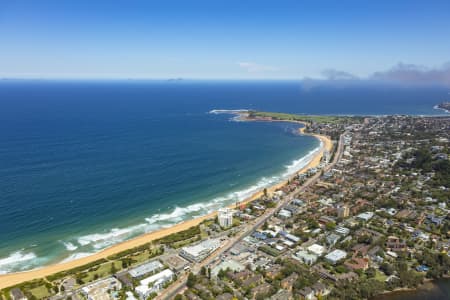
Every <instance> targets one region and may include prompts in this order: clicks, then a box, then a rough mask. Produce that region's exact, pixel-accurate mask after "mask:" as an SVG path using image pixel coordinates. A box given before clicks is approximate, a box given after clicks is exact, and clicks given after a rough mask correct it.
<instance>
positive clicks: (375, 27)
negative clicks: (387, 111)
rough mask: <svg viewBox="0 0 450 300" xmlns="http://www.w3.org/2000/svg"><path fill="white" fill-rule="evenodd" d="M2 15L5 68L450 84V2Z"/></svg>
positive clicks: (79, 75)
mask: <svg viewBox="0 0 450 300" xmlns="http://www.w3.org/2000/svg"><path fill="white" fill-rule="evenodd" d="M0 22H1V24H2V26H0V44H1V45H2V47H1V49H0V54H1V55H0V66H2V68H1V71H0V77H3V78H5V77H6V78H17V79H135V80H140V79H168V78H185V79H194V80H241V79H250V80H256V79H268V80H301V79H305V78H314V79H331V80H342V79H343V80H355V79H365V80H373V79H376V80H385V81H400V82H409V83H417V82H418V83H422V82H425V83H437V84H445V85H450V64H449V63H448V62H449V61H450V56H449V55H448V53H450V42H449V41H448V39H446V38H445V37H447V36H450V3H449V2H448V1H434V2H433V5H430V4H428V3H425V2H423V1H395V3H392V2H391V1H377V2H376V3H375V2H362V1H353V0H352V1H345V2H339V3H335V2H334V1H319V2H314V3H311V2H301V1H283V2H281V3H280V2H276V3H275V2H272V1H246V2H245V3H241V2H239V1H227V2H226V3H216V2H211V1H193V2H189V3H188V4H186V3H184V2H180V1H169V2H164V3H153V2H147V1H130V2H126V3H125V2H119V3H117V2H114V3H112V2H110V1H96V2H95V3H91V2H89V1H77V2H76V3H73V2H69V1H51V0H45V1H39V2H35V1H20V2H9V3H4V4H2V10H1V12H0ZM431 53H432V55H431Z"/></svg>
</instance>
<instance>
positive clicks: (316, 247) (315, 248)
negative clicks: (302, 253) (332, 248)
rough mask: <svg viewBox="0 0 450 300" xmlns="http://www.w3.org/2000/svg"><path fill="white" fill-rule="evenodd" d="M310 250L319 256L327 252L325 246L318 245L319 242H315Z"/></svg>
mask: <svg viewBox="0 0 450 300" xmlns="http://www.w3.org/2000/svg"><path fill="white" fill-rule="evenodd" d="M308 252H309V253H312V254H315V255H317V256H322V255H323V254H324V253H325V247H323V246H320V245H317V244H313V245H311V246H309V247H308Z"/></svg>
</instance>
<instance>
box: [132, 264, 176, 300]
mask: <svg viewBox="0 0 450 300" xmlns="http://www.w3.org/2000/svg"><path fill="white" fill-rule="evenodd" d="M173 275H174V273H173V272H172V271H171V270H170V269H165V270H163V271H161V272H159V273H157V274H155V275H152V276H150V277H147V278H145V279H142V280H141V281H140V285H139V286H137V287H136V289H135V291H136V292H137V293H138V295H139V297H140V298H141V299H147V298H148V297H149V296H150V294H152V293H157V292H158V291H159V290H161V289H162V288H163V286H164V284H166V283H167V282H169V281H171V280H172V279H173Z"/></svg>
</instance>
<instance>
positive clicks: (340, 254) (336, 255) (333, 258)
mask: <svg viewBox="0 0 450 300" xmlns="http://www.w3.org/2000/svg"><path fill="white" fill-rule="evenodd" d="M346 257H347V252H345V251H342V250H339V249H336V250H334V251H332V252H330V253H328V254H327V255H325V259H326V260H328V261H329V262H330V263H332V264H333V265H335V264H336V263H337V262H339V261H340V260H342V259H344V258H346Z"/></svg>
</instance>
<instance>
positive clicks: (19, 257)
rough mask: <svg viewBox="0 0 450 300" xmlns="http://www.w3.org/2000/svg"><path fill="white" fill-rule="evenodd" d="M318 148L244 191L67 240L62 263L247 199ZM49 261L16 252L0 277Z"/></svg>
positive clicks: (0, 265) (4, 261) (0, 263)
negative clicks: (65, 255) (131, 223)
mask: <svg viewBox="0 0 450 300" xmlns="http://www.w3.org/2000/svg"><path fill="white" fill-rule="evenodd" d="M321 147H323V145H322V142H321V144H320V146H318V147H317V148H315V149H313V150H311V151H309V152H308V153H307V154H306V155H304V156H302V157H301V158H299V159H296V160H293V161H292V162H291V163H290V164H288V165H286V166H285V171H284V172H283V173H281V174H280V175H277V176H271V177H263V178H261V179H260V180H258V182H256V184H254V185H252V186H249V187H247V188H245V189H242V190H238V191H233V192H230V193H228V194H226V195H223V196H220V197H216V198H214V199H212V200H209V201H205V202H200V203H193V204H190V205H187V206H175V207H173V208H172V209H171V210H170V211H168V212H163V213H156V214H153V215H151V216H149V217H147V218H145V222H142V223H140V224H137V225H133V226H129V227H124V228H113V229H110V230H108V231H104V232H96V233H92V234H87V235H82V236H78V237H75V238H74V237H72V238H70V239H68V240H65V241H61V243H62V246H64V248H65V250H66V251H67V252H66V254H67V255H68V256H67V257H66V258H64V259H62V262H67V261H71V260H75V259H79V258H82V257H85V256H88V255H91V254H93V253H95V252H98V251H100V250H102V249H105V248H107V247H110V246H112V245H114V244H117V243H120V242H123V241H125V240H128V239H131V238H133V237H136V236H138V235H140V234H144V233H147V232H151V231H155V230H158V229H161V228H167V227H170V226H173V225H175V224H177V223H180V222H183V221H185V220H188V219H192V218H196V217H200V216H203V215H206V214H208V213H211V212H213V211H216V210H218V209H219V208H221V207H224V206H227V205H230V204H233V203H235V202H237V201H242V200H244V199H247V198H248V197H251V196H252V195H254V194H255V193H257V192H258V191H261V190H262V189H263V188H266V187H270V186H273V185H275V184H277V183H280V182H282V181H284V180H287V179H288V178H289V177H291V176H292V175H293V174H295V173H296V172H298V171H299V170H301V169H302V168H304V167H305V166H306V165H307V164H308V163H309V162H310V161H311V160H312V159H313V157H314V155H315V154H316V153H317V152H318V151H320V149H321ZM49 261H51V258H50V257H37V256H36V255H35V254H34V253H33V252H26V251H24V250H21V251H17V252H14V253H12V254H11V255H10V256H8V257H6V258H0V274H2V273H9V272H15V271H21V270H28V269H31V268H35V267H38V266H41V265H42V263H46V262H49ZM60 261H61V260H60Z"/></svg>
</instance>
